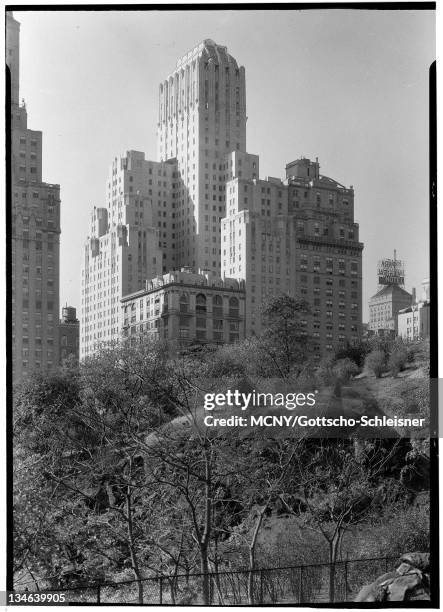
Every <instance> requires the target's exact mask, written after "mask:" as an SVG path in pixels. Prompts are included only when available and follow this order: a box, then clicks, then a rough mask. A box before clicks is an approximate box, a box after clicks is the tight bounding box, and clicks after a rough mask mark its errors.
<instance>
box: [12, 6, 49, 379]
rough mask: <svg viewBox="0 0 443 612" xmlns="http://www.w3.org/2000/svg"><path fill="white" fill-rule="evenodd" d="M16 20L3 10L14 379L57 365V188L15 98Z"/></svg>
mask: <svg viewBox="0 0 443 612" xmlns="http://www.w3.org/2000/svg"><path fill="white" fill-rule="evenodd" d="M19 47H20V24H19V22H18V21H16V20H15V19H14V18H13V16H12V13H10V12H7V13H6V60H7V65H8V68H9V74H10V85H11V87H10V92H11V109H10V112H11V176H10V180H11V196H12V199H11V202H10V203H8V204H9V205H10V206H11V223H12V225H11V258H12V351H13V380H14V382H18V381H20V380H21V379H22V378H23V377H25V376H26V375H27V374H29V373H30V372H32V371H33V370H36V369H37V370H39V369H51V368H52V367H55V366H56V365H57V364H58V342H57V338H58V336H57V324H58V313H59V276H60V273H59V265H60V263H59V262H60V258H59V251H60V245H59V236H60V186H59V185H53V184H48V183H45V182H43V181H42V133H41V132H39V131H35V130H31V129H29V128H28V124H27V121H28V115H27V110H26V105H25V103H24V102H23V101H22V103H21V104H20V102H19V76H20V72H19Z"/></svg>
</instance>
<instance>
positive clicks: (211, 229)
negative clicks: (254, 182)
mask: <svg viewBox="0 0 443 612" xmlns="http://www.w3.org/2000/svg"><path fill="white" fill-rule="evenodd" d="M233 151H238V152H243V153H244V152H246V88H245V69H244V68H243V66H238V64H237V61H236V60H235V59H234V58H233V57H232V55H230V54H229V53H228V52H227V49H226V47H223V46H220V45H217V44H216V43H215V42H214V41H212V40H210V39H207V40H204V41H203V42H202V43H200V44H199V45H198V46H196V47H195V48H194V49H192V51H190V52H189V53H187V54H186V55H184V56H183V57H182V58H181V59H179V60H178V62H177V65H176V68H175V70H174V72H173V73H172V74H171V75H170V76H169V77H168V78H167V79H165V81H164V82H163V83H161V84H160V91H159V115H158V155H159V159H160V160H161V161H166V160H167V159H171V158H175V159H176V161H177V181H176V184H175V193H174V196H175V197H174V196H173V197H174V200H175V204H176V212H175V215H176V218H177V223H176V225H177V231H176V238H177V239H176V257H177V261H176V264H177V265H178V266H183V265H186V266H192V267H193V268H202V269H211V270H213V271H215V272H217V273H220V265H221V264H220V261H221V257H220V248H221V246H220V227H221V219H222V217H224V216H225V199H226V194H225V184H226V181H227V180H228V178H229V177H228V176H227V173H228V170H229V169H230V168H229V167H228V166H229V163H227V161H226V159H225V158H226V154H228V153H231V152H233Z"/></svg>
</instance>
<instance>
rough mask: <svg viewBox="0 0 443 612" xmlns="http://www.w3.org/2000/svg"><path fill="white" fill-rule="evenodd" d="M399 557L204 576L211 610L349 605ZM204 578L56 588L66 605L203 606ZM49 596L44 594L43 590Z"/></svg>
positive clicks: (164, 578)
mask: <svg viewBox="0 0 443 612" xmlns="http://www.w3.org/2000/svg"><path fill="white" fill-rule="evenodd" d="M397 561H398V557H382V558H371V559H353V560H344V561H338V562H336V563H335V564H333V565H332V564H330V563H321V564H317V565H297V566H289V567H275V568H265V569H264V568H260V569H254V570H252V571H251V570H247V569H244V570H235V571H223V572H211V573H208V574H206V575H205V576H206V581H207V584H208V591H209V603H210V605H217V606H227V605H241V604H249V605H263V604H310V603H333V602H335V603H338V602H348V601H353V600H354V598H355V597H356V595H357V593H358V592H359V590H360V589H361V587H362V586H363V585H365V584H369V583H370V582H372V581H373V580H375V579H376V578H377V577H378V576H380V575H381V574H383V573H386V572H388V571H392V570H393V569H395V566H396V562H397ZM203 581H204V575H203V574H179V575H175V576H156V577H150V578H143V579H141V580H131V581H125V582H115V583H111V582H107V583H102V584H96V585H88V586H77V587H68V588H63V587H62V588H61V589H59V591H58V592H60V591H63V592H64V593H66V601H67V602H69V603H115V604H117V603H142V602H143V603H144V604H156V605H198V604H203V603H204V601H203V595H202V592H203ZM44 591H45V592H49V590H48V589H44Z"/></svg>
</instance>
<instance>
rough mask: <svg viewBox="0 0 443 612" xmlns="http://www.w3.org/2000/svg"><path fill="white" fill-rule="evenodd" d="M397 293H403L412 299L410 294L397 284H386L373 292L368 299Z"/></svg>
mask: <svg viewBox="0 0 443 612" xmlns="http://www.w3.org/2000/svg"><path fill="white" fill-rule="evenodd" d="M394 292H395V293H397V294H398V295H404V296H405V297H409V298H411V299H412V295H411V294H410V293H408V291H406V289H402V288H401V287H399V286H398V285H386V287H382V288H381V289H380V290H379V291H377V293H375V294H374V295H373V296H372V297H371V298H370V299H371V300H373V299H374V298H378V297H382V296H383V295H386V296H387V295H391V294H393V293H394Z"/></svg>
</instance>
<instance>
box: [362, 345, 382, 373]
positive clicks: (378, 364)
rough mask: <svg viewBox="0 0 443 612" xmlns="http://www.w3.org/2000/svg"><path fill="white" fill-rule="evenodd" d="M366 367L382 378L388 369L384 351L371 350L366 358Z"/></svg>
mask: <svg viewBox="0 0 443 612" xmlns="http://www.w3.org/2000/svg"><path fill="white" fill-rule="evenodd" d="M365 367H366V369H367V370H369V371H371V372H373V373H374V374H375V377H376V378H381V375H382V374H383V372H385V371H386V356H385V353H384V351H380V350H375V351H371V352H370V353H369V355H367V357H366V359H365Z"/></svg>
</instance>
